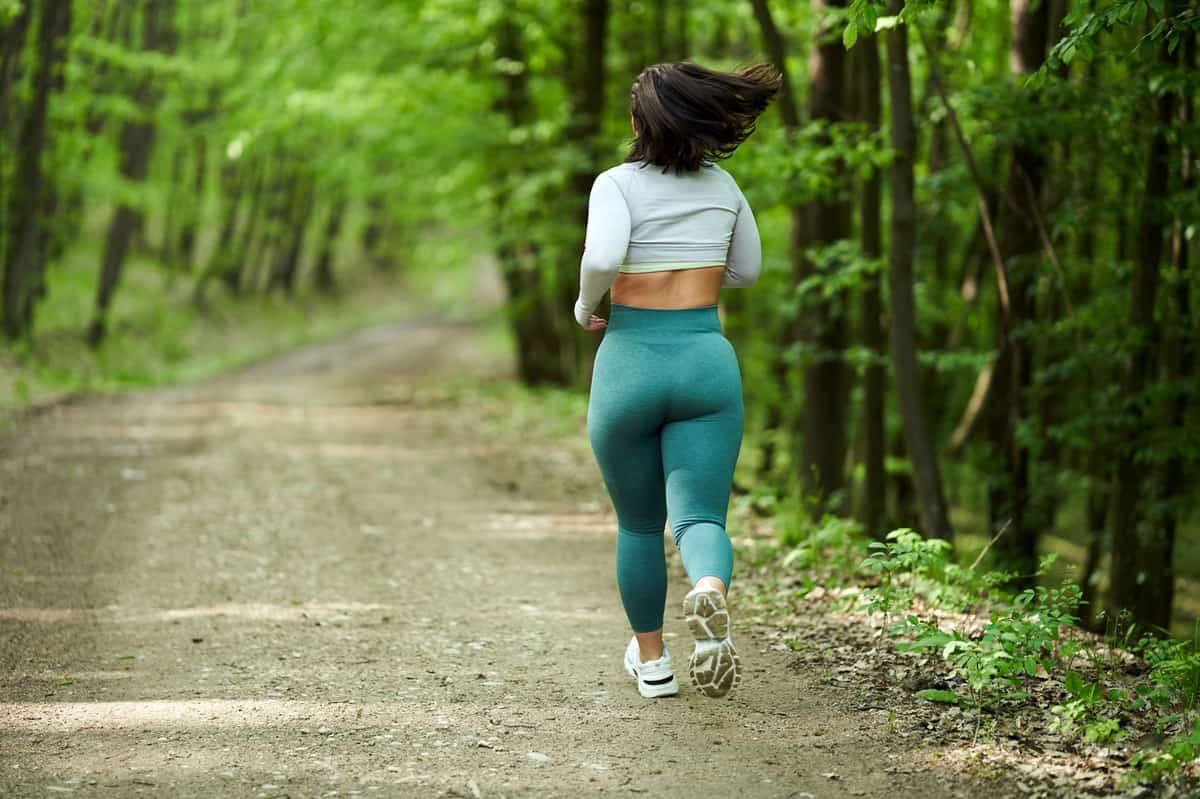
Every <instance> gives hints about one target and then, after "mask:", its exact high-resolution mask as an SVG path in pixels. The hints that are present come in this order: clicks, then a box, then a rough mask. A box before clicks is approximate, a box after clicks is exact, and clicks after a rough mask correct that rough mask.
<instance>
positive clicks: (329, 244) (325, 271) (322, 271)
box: [313, 191, 346, 294]
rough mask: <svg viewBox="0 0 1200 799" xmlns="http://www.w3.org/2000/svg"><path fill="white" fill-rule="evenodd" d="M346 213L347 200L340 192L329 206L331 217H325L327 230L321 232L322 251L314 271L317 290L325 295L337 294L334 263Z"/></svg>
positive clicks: (318, 255)
mask: <svg viewBox="0 0 1200 799" xmlns="http://www.w3.org/2000/svg"><path fill="white" fill-rule="evenodd" d="M345 213H346V200H345V198H344V197H343V196H342V194H341V192H340V191H338V192H336V193H335V194H334V197H333V200H332V202H331V203H330V205H329V216H327V217H325V228H324V230H322V231H321V249H320V251H319V252H318V253H317V263H316V266H315V267H314V269H313V279H314V281H315V282H316V285H317V289H318V290H320V291H321V293H323V294H335V293H337V278H336V277H335V276H334V271H333V261H334V258H335V257H336V256H337V244H338V238H339V237H340V236H341V234H342V218H343V217H344V216H345Z"/></svg>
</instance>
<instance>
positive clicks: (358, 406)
mask: <svg viewBox="0 0 1200 799" xmlns="http://www.w3.org/2000/svg"><path fill="white" fill-rule="evenodd" d="M504 370H505V369H504V367H503V365H501V366H495V365H489V358H488V357H487V356H486V355H484V354H482V353H481V352H480V351H479V347H478V341H477V338H476V335H475V333H474V331H472V330H471V329H469V328H466V327H448V326H438V325H421V324H416V323H413V324H405V325H394V326H387V327H382V328H375V329H372V330H368V331H364V332H363V333H360V334H358V335H356V336H352V337H350V338H348V339H345V340H342V341H339V342H336V343H334V344H329V345H323V346H320V347H315V348H311V349H307V350H303V351H300V352H297V353H294V354H292V355H289V356H287V357H284V358H282V359H279V360H276V361H272V362H270V363H266V364H262V365H260V366H257V367H255V368H252V369H248V370H244V371H242V372H239V373H236V374H232V375H229V376H226V377H225V378H222V379H220V380H217V381H213V382H210V383H207V384H204V385H202V386H198V387H190V388H182V389H171V390H159V391H153V392H145V393H138V394H131V395H127V396H124V397H120V398H115V399H96V400H87V401H82V402H77V403H73V404H68V405H62V406H58V407H57V408H55V409H53V410H50V411H47V412H44V413H42V414H39V415H37V416H35V417H32V418H30V419H28V420H27V421H26V422H24V423H22V424H21V425H20V426H19V428H18V430H17V432H16V433H14V434H13V435H11V436H9V437H7V438H4V439H0V570H2V573H0V794H3V795H13V796H46V795H49V794H58V793H68V792H70V793H76V794H80V795H102V796H123V795H133V794H145V795H153V796H174V795H179V796H201V795H206V796H217V795H237V796H283V795H290V796H333V795H339V796H346V795H371V794H375V795H385V796H422V797H424V796H462V797H472V796H482V797H499V796H508V797H526V796H586V795H593V794H602V793H603V794H605V795H612V796H626V795H648V796H654V797H660V796H661V797H684V796H687V797H692V796H731V795H735V796H740V797H797V798H798V797H805V796H811V797H843V796H854V797H943V796H965V795H969V794H971V793H972V792H971V791H970V789H969V787H968V783H967V782H965V781H964V778H962V777H960V776H957V775H954V774H951V773H948V772H946V771H944V770H941V769H939V768H938V767H937V765H936V758H935V757H933V756H930V755H929V754H928V753H924V754H921V753H913V752H910V751H906V748H905V747H904V745H903V744H902V743H901V742H899V741H898V740H896V739H895V738H894V737H892V736H891V735H890V734H889V732H888V724H887V712H886V710H883V709H873V710H865V711H854V710H852V709H851V708H854V707H855V706H856V702H855V696H856V692H855V689H854V688H853V687H852V686H851V687H831V686H829V685H826V684H821V683H820V677H821V675H819V674H813V673H806V672H805V671H797V670H795V669H794V668H789V664H791V663H794V662H795V661H793V660H791V659H790V656H789V654H788V653H785V652H778V651H774V650H772V649H770V648H768V646H767V645H766V642H765V641H762V640H759V639H757V638H755V637H753V636H752V635H750V634H749V633H746V632H744V633H743V636H742V644H741V647H740V649H741V651H742V652H743V661H744V663H745V664H746V666H747V669H748V670H747V672H746V675H745V679H744V681H743V683H742V687H741V688H740V689H738V691H736V692H735V693H734V694H732V695H731V697H730V698H729V699H727V700H722V701H713V700H707V699H704V698H703V697H701V696H699V695H698V694H693V693H691V692H690V690H689V691H688V692H687V693H684V694H681V695H680V696H679V697H678V698H675V699H671V700H659V701H655V702H649V701H645V700H642V699H641V698H640V697H639V696H638V695H637V692H636V690H635V688H634V687H633V685H632V684H631V683H630V682H629V681H628V679H627V678H626V676H625V674H624V673H623V671H622V670H621V665H620V658H621V653H622V651H623V648H624V644H625V642H626V640H627V639H626V637H625V636H626V633H625V627H624V618H623V616H622V614H621V610H620V606H619V604H618V602H617V596H616V590H615V581H614V577H613V574H612V565H611V564H612V543H613V542H612V538H613V529H612V519H611V517H610V515H609V514H608V511H607V505H606V504H605V502H604V498H603V496H602V494H600V493H599V491H600V488H599V481H598V477H597V475H596V473H595V471H594V467H593V466H592V465H591V464H590V463H589V462H587V461H585V460H584V459H582V458H580V457H577V456H576V455H572V454H570V453H563V452H560V451H556V450H555V449H554V448H552V447H547V446H541V445H539V442H537V441H524V442H520V441H513V440H511V437H509V438H505V437H503V436H489V435H488V434H487V431H486V428H485V426H483V425H481V424H479V423H477V422H476V421H475V420H473V419H471V418H468V414H466V413H464V412H463V409H462V408H460V407H459V406H458V404H457V402H456V401H455V399H454V397H453V396H451V395H447V394H446V393H445V391H444V390H442V389H441V388H440V386H441V385H443V384H444V381H445V380H447V379H449V378H452V377H457V379H461V377H462V375H464V374H474V375H478V376H479V377H480V378H481V379H483V378H489V377H495V376H499V375H502V374H503V372H504ZM580 435H582V431H581V432H580ZM673 568H675V569H676V570H677V574H676V575H675V578H674V580H673V583H672V593H671V597H670V605H669V615H668V621H667V625H668V627H667V632H668V635H669V636H670V637H669V638H668V641H669V642H670V644H671V646H672V648H673V651H674V653H675V656H676V661H677V663H678V662H683V663H684V664H685V665H684V668H686V659H687V654H688V648H687V646H686V642H687V641H688V640H690V639H688V637H687V634H686V627H685V625H684V624H683V622H682V619H681V618H680V616H679V613H678V603H679V600H680V599H681V597H682V594H683V592H684V591H685V590H686V589H685V585H684V582H683V580H682V577H681V576H680V574H679V573H678V568H677V564H674V563H673ZM733 609H734V613H735V623H736V618H737V616H736V612H737V604H736V602H735V604H734V605H733ZM974 795H980V794H979V793H974Z"/></svg>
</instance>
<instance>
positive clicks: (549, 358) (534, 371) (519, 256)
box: [494, 9, 569, 385]
mask: <svg viewBox="0 0 1200 799" xmlns="http://www.w3.org/2000/svg"><path fill="white" fill-rule="evenodd" d="M510 11H511V9H510ZM496 40H497V55H498V56H500V57H501V58H504V59H505V60H506V61H507V62H509V63H512V64H517V65H520V66H519V68H514V69H510V70H507V71H505V72H504V73H502V74H501V76H500V80H501V83H502V91H501V92H500V96H499V97H498V98H497V100H496V106H495V107H496V110H497V111H499V112H500V113H501V114H503V115H504V117H505V119H506V120H507V122H508V125H509V127H510V128H512V129H514V130H516V129H520V128H523V127H525V126H526V125H529V124H531V123H532V122H533V120H534V107H533V103H532V100H531V98H530V95H529V74H528V64H527V62H526V57H525V52H524V47H523V44H522V41H521V29H520V28H519V26H518V25H517V24H516V22H515V21H514V20H513V17H512V14H511V13H507V14H505V15H503V16H502V18H501V20H500V22H499V26H498V28H497V31H496ZM505 155H506V157H504V158H502V159H498V160H497V165H498V166H499V167H500V168H501V169H502V170H503V171H502V172H500V174H499V175H498V177H497V181H498V182H499V183H500V184H501V186H502V188H501V190H500V191H498V192H496V195H495V196H496V208H495V215H494V234H495V236H496V242H497V244H496V255H497V258H498V259H499V261H500V270H501V273H502V274H503V277H504V283H505V286H506V287H507V289H508V296H509V302H508V305H507V310H508V314H509V320H510V324H511V326H512V331H513V337H514V338H515V339H516V348H517V375H518V376H519V377H520V379H521V381H522V382H523V383H525V384H526V385H564V384H565V383H566V382H568V379H567V375H568V371H567V363H566V360H565V358H564V357H563V349H562V347H561V341H562V340H563V336H562V334H561V332H560V330H561V323H562V322H561V320H562V317H563V315H564V314H565V315H567V316H568V317H569V311H566V310H563V309H556V308H554V307H553V304H552V303H551V302H548V301H547V297H549V296H552V295H551V292H550V291H549V287H547V286H546V285H545V282H544V280H543V273H542V271H541V267H540V264H539V263H538V262H539V260H540V253H539V248H538V246H537V244H536V242H530V241H529V240H528V239H527V238H526V233H527V231H528V230H529V228H530V227H531V226H530V224H529V220H528V219H526V218H524V217H523V216H522V215H520V214H519V213H518V212H517V211H515V210H514V209H513V208H512V207H511V206H510V204H509V202H508V194H509V188H510V187H515V186H516V185H517V184H519V183H520V182H521V181H523V180H525V179H526V166H525V165H526V163H527V161H528V160H529V159H530V158H533V157H535V156H534V154H533V153H532V151H531V149H530V148H528V146H527V145H522V144H512V145H509V148H508V151H507V152H506V154H505ZM555 311H558V313H555ZM568 321H569V320H568Z"/></svg>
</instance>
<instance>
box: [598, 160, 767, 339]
mask: <svg viewBox="0 0 1200 799" xmlns="http://www.w3.org/2000/svg"><path fill="white" fill-rule="evenodd" d="M704 266H724V267H725V277H724V279H723V280H722V283H721V285H723V286H726V287H745V286H749V285H752V284H753V283H754V281H755V280H757V279H758V273H759V271H760V269H761V267H762V245H761V244H760V242H759V238H758V226H757V225H756V224H755V222H754V214H753V213H752V212H751V211H750V206H749V205H748V204H747V203H746V198H745V197H744V196H743V195H742V191H741V189H739V188H738V185H737V183H736V182H735V181H734V179H733V177H732V176H731V175H730V174H729V173H728V172H726V171H725V170H723V169H721V167H719V166H717V165H716V164H711V163H710V164H705V165H704V166H702V167H700V169H699V170H697V171H696V172H685V173H683V174H676V173H675V172H674V171H670V170H668V171H667V172H665V173H664V172H663V168H662V167H661V166H655V165H654V164H648V163H645V162H640V161H638V162H626V163H623V164H619V165H618V166H615V167H613V168H611V169H608V170H606V171H604V172H601V173H600V174H599V175H598V176H597V177H596V180H595V182H594V183H593V184H592V193H591V197H590V199H589V201H588V219H587V238H586V241H585V243H584V248H583V258H582V259H581V260H580V264H579V299H578V300H577V301H576V302H575V320H576V321H577V322H579V324H581V325H582V324H585V323H586V322H587V321H588V319H589V318H590V317H591V315H592V312H593V311H594V310H595V309H596V306H597V305H599V304H600V300H602V299H603V298H604V293H605V292H606V291H608V290H609V288H611V287H612V284H613V281H614V280H616V277H617V273H618V272H660V271H665V270H670V269H694V268H697V267H704Z"/></svg>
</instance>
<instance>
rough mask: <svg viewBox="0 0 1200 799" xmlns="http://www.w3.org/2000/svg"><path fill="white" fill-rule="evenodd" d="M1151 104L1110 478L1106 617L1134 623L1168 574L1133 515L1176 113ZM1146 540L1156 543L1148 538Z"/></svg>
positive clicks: (1170, 102)
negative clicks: (1148, 551)
mask: <svg viewBox="0 0 1200 799" xmlns="http://www.w3.org/2000/svg"><path fill="white" fill-rule="evenodd" d="M1160 62H1161V63H1163V64H1173V63H1174V58H1173V56H1172V55H1171V54H1170V53H1168V52H1167V45H1166V43H1164V44H1163V45H1162V48H1161V56H1160ZM1155 105H1156V108H1157V111H1158V115H1157V124H1156V125H1155V128H1154V133H1153V135H1152V136H1151V139H1150V148H1149V149H1150V153H1149V158H1148V159H1147V163H1146V175H1145V184H1144V190H1143V192H1142V207H1141V213H1140V219H1139V222H1138V236H1137V258H1136V259H1135V261H1134V272H1133V286H1132V298H1131V302H1130V306H1129V328H1130V329H1131V330H1133V331H1136V335H1135V336H1134V340H1133V345H1132V347H1131V350H1130V352H1129V354H1128V357H1127V358H1126V361H1125V364H1124V367H1123V370H1122V372H1123V373H1122V379H1121V389H1122V392H1121V393H1122V395H1123V400H1124V403H1125V409H1124V410H1125V418H1126V420H1127V421H1126V423H1125V427H1124V429H1123V430H1122V433H1123V435H1122V436H1121V440H1122V445H1121V448H1120V452H1119V453H1118V456H1117V474H1116V481H1115V482H1114V483H1113V533H1112V534H1113V546H1112V568H1111V569H1110V576H1111V579H1110V584H1109V594H1108V610H1109V616H1110V618H1116V616H1117V614H1118V613H1119V612H1120V611H1121V610H1122V609H1124V610H1128V611H1130V612H1131V613H1132V614H1133V621H1134V623H1136V624H1139V625H1140V624H1155V623H1158V621H1160V620H1159V619H1152V618H1150V616H1149V615H1147V610H1148V609H1147V607H1146V604H1145V603H1144V602H1143V601H1141V599H1140V596H1139V595H1140V594H1141V593H1142V592H1144V591H1147V590H1149V584H1150V583H1152V582H1154V581H1156V580H1163V579H1169V578H1170V576H1171V575H1170V564H1169V558H1168V563H1166V564H1163V563H1162V562H1161V558H1160V559H1157V562H1155V563H1153V564H1148V563H1147V562H1146V561H1145V559H1144V557H1143V551H1142V550H1143V548H1144V547H1145V546H1146V542H1143V540H1142V535H1141V531H1140V529H1139V527H1140V526H1141V524H1140V523H1141V522H1142V521H1143V520H1142V518H1141V514H1140V513H1139V511H1141V510H1142V507H1141V505H1140V503H1139V499H1141V497H1142V491H1143V489H1142V485H1143V473H1144V471H1145V467H1144V466H1143V465H1142V464H1140V463H1138V461H1137V455H1138V453H1139V451H1140V450H1141V448H1142V446H1143V445H1144V444H1145V436H1146V433H1147V427H1148V424H1147V419H1146V410H1145V407H1144V400H1145V391H1146V389H1147V387H1148V385H1149V382H1150V377H1151V374H1150V370H1151V364H1152V363H1153V362H1154V354H1155V353H1156V352H1157V349H1158V343H1159V341H1160V339H1161V336H1160V330H1159V325H1158V322H1157V320H1156V319H1155V316H1154V306H1155V299H1156V297H1157V295H1158V284H1159V266H1160V262H1161V260H1162V254H1163V238H1164V236H1163V232H1164V228H1165V218H1164V217H1165V209H1164V205H1165V202H1164V201H1165V199H1166V197H1167V189H1168V176H1169V172H1170V153H1171V150H1170V143H1169V141H1168V139H1167V132H1168V130H1169V128H1170V126H1171V123H1172V121H1173V118H1174V115H1175V94H1174V92H1172V91H1163V93H1162V94H1161V95H1160V96H1159V98H1158V100H1157V102H1156V104H1155ZM1150 526H1151V527H1154V526H1155V525H1150ZM1150 546H1153V547H1159V546H1160V545H1159V544H1158V543H1157V542H1153V543H1151V544H1150ZM1148 565H1153V566H1154V567H1155V568H1154V573H1149V572H1148V571H1147V566H1148ZM1164 565H1165V569H1164V568H1163V567H1164ZM1164 571H1165V572H1166V573H1164ZM1168 613H1169V609H1168ZM1168 620H1169V619H1168Z"/></svg>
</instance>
